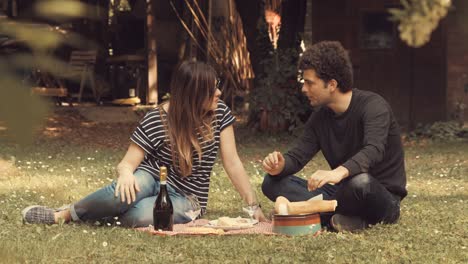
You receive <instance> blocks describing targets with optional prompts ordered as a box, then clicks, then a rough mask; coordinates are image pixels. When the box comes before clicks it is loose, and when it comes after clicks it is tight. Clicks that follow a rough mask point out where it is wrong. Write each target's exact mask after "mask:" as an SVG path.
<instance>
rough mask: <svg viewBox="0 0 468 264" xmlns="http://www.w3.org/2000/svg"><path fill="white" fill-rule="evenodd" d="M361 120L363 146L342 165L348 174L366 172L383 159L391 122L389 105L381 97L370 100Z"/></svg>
mask: <svg viewBox="0 0 468 264" xmlns="http://www.w3.org/2000/svg"><path fill="white" fill-rule="evenodd" d="M362 121H363V126H364V139H363V146H362V148H361V150H359V152H357V153H356V154H355V155H354V156H352V157H351V158H350V159H349V160H347V161H346V162H345V163H343V165H342V166H343V167H345V168H346V169H348V171H349V175H350V176H352V175H356V174H359V173H362V172H368V171H369V169H370V168H371V167H372V166H374V165H375V164H377V163H379V162H381V161H382V160H383V157H384V155H385V149H386V145H387V137H388V131H389V128H390V122H391V110H390V106H389V105H388V104H387V102H385V100H383V99H380V100H372V102H370V103H369V104H368V105H367V106H366V108H365V110H364V113H363V117H362Z"/></svg>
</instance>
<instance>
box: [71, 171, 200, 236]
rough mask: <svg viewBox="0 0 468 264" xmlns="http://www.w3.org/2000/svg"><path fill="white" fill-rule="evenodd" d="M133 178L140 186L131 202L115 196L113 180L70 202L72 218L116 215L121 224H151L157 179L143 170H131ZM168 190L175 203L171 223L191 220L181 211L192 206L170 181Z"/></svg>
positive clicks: (80, 218) (96, 217) (92, 219)
mask: <svg viewBox="0 0 468 264" xmlns="http://www.w3.org/2000/svg"><path fill="white" fill-rule="evenodd" d="M134 175H135V180H136V182H137V183H138V185H139V186H140V191H139V192H137V193H136V200H135V202H132V203H130V204H127V201H125V202H123V203H122V202H121V201H120V194H119V196H118V197H115V196H114V192H115V186H116V184H117V182H116V181H113V182H112V183H111V184H110V185H108V186H106V187H103V188H102V189H100V190H98V191H96V192H94V193H92V194H90V195H88V196H86V197H85V198H83V199H81V200H80V201H78V202H77V203H75V204H72V205H71V206H70V213H71V216H72V220H73V221H96V220H102V219H106V218H109V217H116V216H117V217H118V220H117V221H120V223H121V225H122V226H128V227H143V226H148V225H150V224H151V225H152V224H153V206H154V202H155V201H156V198H157V196H158V193H159V180H158V179H155V178H154V177H153V176H152V175H151V174H150V173H148V172H147V171H144V170H137V171H135V173H134ZM167 191H168V192H169V197H170V198H171V201H172V206H173V207H174V224H182V223H187V222H190V221H191V219H190V218H189V217H188V216H186V215H185V213H184V212H186V211H189V210H190V209H192V206H191V204H190V202H189V201H188V200H187V198H186V197H185V195H184V194H181V193H179V192H178V191H176V190H175V189H174V188H172V187H171V186H170V185H167Z"/></svg>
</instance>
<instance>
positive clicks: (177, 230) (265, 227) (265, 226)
mask: <svg viewBox="0 0 468 264" xmlns="http://www.w3.org/2000/svg"><path fill="white" fill-rule="evenodd" d="M208 223H209V220H207V219H198V220H195V221H194V222H193V223H186V224H176V225H174V228H173V230H172V231H158V230H154V228H153V227H152V226H150V227H142V228H138V229H139V230H141V231H145V232H149V233H151V234H153V235H160V236H176V235H247V234H260V235H279V234H276V233H273V231H272V228H273V226H272V223H267V222H260V223H257V224H255V225H253V226H252V227H250V228H244V229H234V230H223V231H221V232H219V231H218V232H215V230H216V229H215V230H213V232H209V231H207V232H199V231H196V230H195V229H196V227H206V226H207V225H208Z"/></svg>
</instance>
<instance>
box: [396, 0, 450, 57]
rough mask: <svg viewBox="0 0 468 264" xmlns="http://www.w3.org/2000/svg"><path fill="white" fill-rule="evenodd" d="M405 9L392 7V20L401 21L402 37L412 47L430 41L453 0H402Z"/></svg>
mask: <svg viewBox="0 0 468 264" xmlns="http://www.w3.org/2000/svg"><path fill="white" fill-rule="evenodd" d="M401 4H402V5H403V9H398V8H390V9H389V12H390V14H392V20H394V21H397V22H399V23H400V24H399V25H398V30H399V31H400V38H401V39H402V40H403V41H404V42H406V44H408V45H409V46H411V47H415V48H418V47H421V46H422V45H424V44H426V43H427V42H429V40H430V37H431V33H432V32H433V31H434V30H435V29H436V28H437V25H438V24H439V21H440V20H441V19H442V18H444V17H445V16H446V15H447V12H448V10H449V8H450V6H451V4H452V1H451V0H401Z"/></svg>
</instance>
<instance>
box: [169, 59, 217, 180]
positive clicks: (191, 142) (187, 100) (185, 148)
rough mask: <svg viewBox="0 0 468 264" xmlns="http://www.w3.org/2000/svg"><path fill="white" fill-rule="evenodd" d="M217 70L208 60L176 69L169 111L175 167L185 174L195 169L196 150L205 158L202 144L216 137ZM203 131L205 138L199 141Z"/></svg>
mask: <svg viewBox="0 0 468 264" xmlns="http://www.w3.org/2000/svg"><path fill="white" fill-rule="evenodd" d="M215 83H216V71H215V70H214V69H213V68H212V67H211V66H209V65H208V64H206V63H203V62H197V61H184V62H182V63H181V64H180V65H179V66H178V67H177V69H176V71H175V72H174V73H173V76H172V80H171V96H170V99H169V109H168V114H167V123H168V128H167V130H168V131H167V133H168V136H169V140H170V145H171V152H172V162H173V165H174V167H175V168H176V169H177V170H178V171H179V172H180V174H181V175H182V176H183V177H185V176H188V175H190V174H191V172H192V167H193V164H192V160H193V159H192V157H193V154H195V153H196V154H198V160H199V161H200V162H201V158H202V145H204V143H205V142H207V141H211V140H213V131H212V127H211V122H212V120H213V111H212V110H210V107H211V104H212V102H213V98H214V95H215V91H216V87H215ZM199 135H201V136H202V139H203V141H202V142H199V140H198V136H199Z"/></svg>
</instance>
